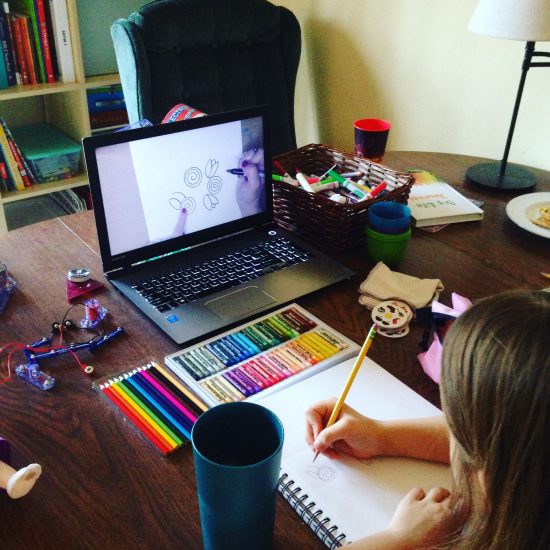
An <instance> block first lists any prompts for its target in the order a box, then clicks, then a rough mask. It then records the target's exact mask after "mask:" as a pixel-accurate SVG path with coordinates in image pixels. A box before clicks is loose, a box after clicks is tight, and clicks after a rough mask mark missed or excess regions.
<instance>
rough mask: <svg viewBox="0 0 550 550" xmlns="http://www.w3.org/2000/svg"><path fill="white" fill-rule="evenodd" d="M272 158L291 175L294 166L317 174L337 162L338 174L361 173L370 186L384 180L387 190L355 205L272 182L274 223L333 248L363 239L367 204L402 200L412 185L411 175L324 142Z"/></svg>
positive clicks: (348, 247)
mask: <svg viewBox="0 0 550 550" xmlns="http://www.w3.org/2000/svg"><path fill="white" fill-rule="evenodd" d="M274 160H277V161H278V162H279V163H280V164H281V165H282V166H283V167H284V168H285V170H286V171H288V172H289V173H290V174H294V173H295V170H296V169H297V168H298V169H299V170H300V171H302V172H303V173H305V174H315V175H320V174H323V173H324V172H326V171H327V170H328V169H329V168H331V167H332V166H334V165H335V164H336V169H337V170H338V171H339V172H352V171H353V172H361V173H362V174H363V175H364V176H366V179H367V185H369V186H370V187H374V186H376V185H378V184H379V183H380V182H381V181H385V182H386V183H387V185H388V187H387V191H388V192H387V193H384V194H383V196H381V197H375V198H373V199H369V200H366V201H363V202H359V203H356V204H339V203H336V202H334V201H331V200H330V199H329V198H328V197H326V196H324V195H322V194H315V193H307V192H306V191H304V190H303V189H301V188H299V187H293V186H292V185H290V184H288V183H285V182H278V181H274V182H273V198H274V209H275V219H276V221H277V223H278V224H279V225H280V226H281V227H283V228H285V229H288V230H289V231H292V232H293V233H296V234H297V235H299V236H300V237H301V238H303V239H305V240H308V241H310V242H313V243H315V244H316V245H318V246H320V247H323V248H326V249H328V250H331V251H335V252H337V251H342V250H348V249H350V248H354V247H356V246H359V245H361V244H363V243H364V242H365V227H366V224H367V210H368V208H369V206H370V205H371V204H374V203H375V202H378V201H381V200H384V201H397V202H402V203H405V204H406V203H407V200H408V197H409V192H410V189H411V186H412V184H413V176H412V175H411V174H407V173H404V172H396V171H394V170H391V169H390V168H387V167H386V166H383V165H381V164H375V163H372V162H370V161H368V160H366V159H363V158H360V157H356V156H353V155H350V154H348V153H345V152H343V151H339V150H337V149H334V148H332V147H328V146H327V145H319V144H311V145H305V146H304V147H301V148H299V149H296V150H294V151H290V152H288V153H284V154H283V155H279V156H277V157H275V159H274Z"/></svg>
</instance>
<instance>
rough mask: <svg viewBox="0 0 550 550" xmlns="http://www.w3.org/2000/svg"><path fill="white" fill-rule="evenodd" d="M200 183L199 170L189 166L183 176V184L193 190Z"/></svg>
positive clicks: (200, 175)
mask: <svg viewBox="0 0 550 550" xmlns="http://www.w3.org/2000/svg"><path fill="white" fill-rule="evenodd" d="M201 181H202V172H201V170H200V168H197V167H196V166H191V168H188V169H187V170H186V171H185V173H184V174H183V182H184V183H185V185H187V186H188V187H191V188H194V187H198V186H199V185H200V183H201Z"/></svg>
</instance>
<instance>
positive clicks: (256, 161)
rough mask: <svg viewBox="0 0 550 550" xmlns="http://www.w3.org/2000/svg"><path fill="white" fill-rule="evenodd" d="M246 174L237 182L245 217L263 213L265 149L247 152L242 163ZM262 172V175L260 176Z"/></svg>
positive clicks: (238, 197) (238, 194) (237, 194)
mask: <svg viewBox="0 0 550 550" xmlns="http://www.w3.org/2000/svg"><path fill="white" fill-rule="evenodd" d="M240 166H241V168H242V169H243V172H244V174H243V175H242V176H239V178H238V180H237V190H236V197H237V203H238V204H239V209H240V210H241V214H242V215H243V216H251V215H252V214H258V213H259V212H261V209H262V208H261V196H262V193H261V191H262V187H263V181H264V180H263V178H264V177H265V176H264V175H263V172H264V168H265V167H264V151H263V149H251V150H250V151H246V152H245V153H244V154H243V156H242V158H241V161H240ZM260 172H262V174H260Z"/></svg>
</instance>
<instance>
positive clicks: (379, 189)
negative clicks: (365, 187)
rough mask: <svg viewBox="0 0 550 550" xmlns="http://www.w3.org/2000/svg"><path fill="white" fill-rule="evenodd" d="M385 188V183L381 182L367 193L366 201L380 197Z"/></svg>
mask: <svg viewBox="0 0 550 550" xmlns="http://www.w3.org/2000/svg"><path fill="white" fill-rule="evenodd" d="M387 186H388V184H387V183H386V182H385V181H381V182H380V183H379V184H378V185H377V186H376V187H375V188H374V189H373V190H372V191H371V192H370V193H367V199H373V198H374V197H376V196H377V195H380V193H382V191H384V190H385V189H386V187H387Z"/></svg>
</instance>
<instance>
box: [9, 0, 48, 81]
mask: <svg viewBox="0 0 550 550" xmlns="http://www.w3.org/2000/svg"><path fill="white" fill-rule="evenodd" d="M10 1H11V4H12V8H13V9H14V10H17V11H18V12H20V13H22V14H24V15H26V16H28V17H29V23H30V25H29V27H30V28H29V41H30V46H31V48H32V49H33V50H34V54H33V55H34V57H35V59H34V65H35V68H36V79H37V82H48V80H47V77H46V72H45V69H44V53H43V51H42V45H41V39H40V23H39V20H38V11H37V9H36V6H35V0H10Z"/></svg>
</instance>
